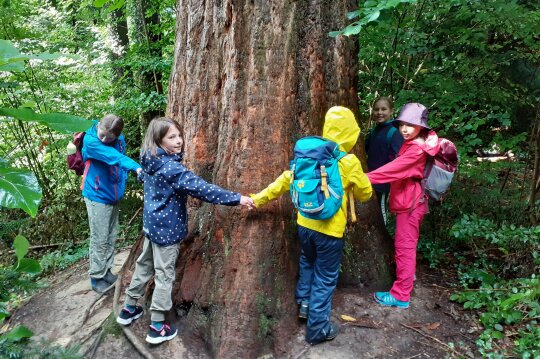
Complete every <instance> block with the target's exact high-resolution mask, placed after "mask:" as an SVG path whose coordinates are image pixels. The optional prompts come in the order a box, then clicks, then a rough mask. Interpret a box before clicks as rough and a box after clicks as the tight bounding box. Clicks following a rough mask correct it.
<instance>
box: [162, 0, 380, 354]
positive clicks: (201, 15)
mask: <svg viewBox="0 0 540 359" xmlns="http://www.w3.org/2000/svg"><path fill="white" fill-rule="evenodd" d="M356 7H357V3H356V1H310V2H307V1H285V0H275V1H272V2H263V1H222V2H216V3H213V2H212V1H206V2H201V1H198V0H179V2H178V6H177V8H178V9H179V11H178V13H177V33H176V36H177V39H176V46H175V62H174V65H173V69H172V74H171V81H170V87H169V98H168V110H167V114H168V116H171V117H172V118H174V119H175V120H177V121H179V122H180V123H181V125H182V127H183V129H184V137H185V142H186V144H185V149H186V153H185V163H186V165H187V167H188V168H190V169H192V170H193V171H194V172H195V173H197V174H198V175H200V176H202V177H203V178H204V179H206V180H207V181H210V182H213V183H216V184H218V185H220V186H223V187H225V188H228V189H231V190H234V191H239V192H242V193H244V194H247V193H253V192H256V191H259V190H261V189H262V188H264V187H265V186H266V185H267V184H268V183H270V182H271V181H273V180H274V179H275V178H276V177H277V176H278V175H279V174H281V172H282V171H283V170H285V169H287V168H288V162H289V160H290V159H291V154H292V146H293V144H294V141H295V140H297V139H298V138H300V137H303V136H305V135H310V134H320V133H321V130H322V125H323V122H324V114H325V112H326V110H327V109H328V108H330V107H331V106H333V105H343V106H347V107H349V108H351V109H352V110H353V111H354V112H355V113H357V112H358V111H357V98H356V94H357V84H356V70H357V64H356V62H357V53H358V51H357V50H358V48H357V41H356V40H355V39H352V38H351V39H348V38H345V37H339V38H337V39H334V38H330V37H329V36H328V35H327V34H328V32H329V31H332V30H337V29H341V28H343V27H344V26H345V25H346V22H347V20H346V13H347V12H348V11H351V10H353V9H355V8H356ZM362 145H363V142H362V141H359V145H357V149H358V150H359V151H363V149H361V147H362ZM357 212H358V215H359V216H360V217H361V219H362V223H359V224H358V225H357V226H356V228H355V230H354V231H351V232H350V233H349V235H348V237H347V239H346V240H347V241H349V243H351V245H352V248H353V249H355V250H356V251H352V252H356V253H351V257H349V258H348V259H346V260H345V261H344V263H349V264H352V263H355V265H354V266H349V268H348V269H345V273H344V275H343V278H344V279H345V282H346V283H348V284H355V285H366V284H370V285H373V284H378V285H380V284H381V283H384V282H386V283H387V282H388V281H389V275H388V273H389V270H388V265H387V264H386V263H387V262H386V256H387V255H388V245H387V244H388V243H387V241H385V239H386V237H385V234H386V230H385V229H384V226H382V220H380V215H379V214H378V209H377V206H376V204H375V205H367V206H363V207H362V208H361V209H359V210H358V211H357ZM189 214H190V222H189V232H190V235H189V236H188V238H187V239H186V240H185V241H184V242H183V244H182V246H181V252H180V258H179V261H178V267H177V280H176V285H175V288H174V290H173V300H174V302H175V304H176V305H183V307H190V308H191V309H190V310H189V313H188V318H187V330H188V331H192V332H194V333H196V334H198V335H200V336H201V337H203V338H204V339H205V341H206V342H207V343H208V345H209V348H210V351H211V352H212V353H213V355H215V356H216V357H221V358H233V357H257V356H258V355H261V354H263V353H266V352H272V351H273V352H276V353H282V352H283V351H284V350H285V348H286V346H287V344H288V342H289V338H290V335H291V334H292V333H293V332H294V331H296V330H297V329H298V322H297V319H296V310H297V308H296V304H295V299H294V288H295V284H296V277H297V272H298V270H297V269H298V268H297V267H298V265H297V262H298V255H299V246H298V243H297V239H296V226H295V212H294V210H293V207H292V205H291V202H290V199H289V198H288V196H286V195H285V196H283V197H282V198H281V199H279V200H277V201H274V202H273V203H270V204H269V205H267V206H266V207H264V208H263V209H260V210H256V211H251V212H249V211H247V210H244V209H240V208H230V207H225V206H212V205H209V204H206V203H204V204H203V203H201V202H199V201H197V200H191V201H190V202H189Z"/></svg>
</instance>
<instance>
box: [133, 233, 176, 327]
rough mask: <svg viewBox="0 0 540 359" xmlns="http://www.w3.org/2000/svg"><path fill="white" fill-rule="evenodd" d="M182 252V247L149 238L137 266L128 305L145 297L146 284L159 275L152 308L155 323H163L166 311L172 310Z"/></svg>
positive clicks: (145, 241) (146, 239)
mask: <svg viewBox="0 0 540 359" xmlns="http://www.w3.org/2000/svg"><path fill="white" fill-rule="evenodd" d="M179 251H180V246H179V244H173V245H171V246H160V245H157V244H155V243H153V242H151V241H150V240H148V238H145V239H144V245H143V250H142V253H141V255H140V256H139V258H138V259H137V262H136V264H135V271H134V272H133V277H132V278H131V284H130V285H129V287H128V289H127V290H126V304H128V305H135V304H137V300H138V299H139V298H140V297H142V296H143V295H144V290H145V288H146V283H148V281H149V280H150V278H152V276H155V277H154V283H155V285H156V286H155V288H154V294H153V295H152V304H151V305H150V312H151V313H152V314H151V320H152V321H154V322H163V321H164V320H165V312H167V311H169V310H170V309H171V308H172V299H171V292H172V286H173V282H174V277H175V274H176V259H177V258H178V252H179Z"/></svg>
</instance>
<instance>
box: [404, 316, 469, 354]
mask: <svg viewBox="0 0 540 359" xmlns="http://www.w3.org/2000/svg"><path fill="white" fill-rule="evenodd" d="M400 324H401V325H402V326H403V327H405V328H408V329H410V330H414V331H415V332H417V333H418V334H420V335H422V336H424V337H426V338H429V339H431V340H433V341H434V342H436V343H438V344H439V345H441V346H442V347H443V348H445V349H447V350H449V351H450V352H452V354H454V355H457V356H458V357H469V358H470V356H469V355H467V354H463V353H460V352H458V351H457V350H456V349H454V348H452V347H451V346H449V345H448V344H446V343H443V342H441V341H440V340H439V339H437V338H435V337H432V336H431V335H428V334H426V333H424V332H422V331H421V330H419V329H416V328H414V327H411V326H409V325H407V324H403V323H400Z"/></svg>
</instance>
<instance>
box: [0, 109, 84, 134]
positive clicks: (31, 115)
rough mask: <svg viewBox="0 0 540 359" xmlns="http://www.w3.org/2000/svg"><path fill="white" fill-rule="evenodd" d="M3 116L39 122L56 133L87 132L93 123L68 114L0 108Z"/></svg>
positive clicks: (0, 113)
mask: <svg viewBox="0 0 540 359" xmlns="http://www.w3.org/2000/svg"><path fill="white" fill-rule="evenodd" d="M0 115H1V116H9V117H14V118H16V119H18V120H21V121H28V122H39V123H41V124H43V125H45V126H48V127H50V128H52V129H53V130H55V131H58V132H62V133H73V132H81V131H85V130H87V129H88V128H89V127H91V125H92V123H91V122H89V121H87V120H86V119H84V118H82V117H79V116H75V115H70V114H67V113H44V114H40V113H36V112H34V111H33V110H32V109H30V108H25V107H23V108H5V107H4V108H0Z"/></svg>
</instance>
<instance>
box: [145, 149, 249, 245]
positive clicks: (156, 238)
mask: <svg viewBox="0 0 540 359" xmlns="http://www.w3.org/2000/svg"><path fill="white" fill-rule="evenodd" d="M141 165H142V168H143V171H144V174H143V176H142V180H143V181H144V215H143V230H144V233H145V235H146V237H147V238H148V239H149V240H150V241H152V242H154V243H156V244H158V245H162V246H170V245H173V244H176V243H178V242H180V241H181V240H182V239H184V238H185V237H186V235H187V210H186V203H187V196H188V195H189V196H192V197H195V198H198V199H201V200H203V201H205V202H209V203H213V204H223V205H226V206H236V205H238V204H239V203H240V194H239V193H236V192H231V191H228V190H225V189H223V188H221V187H219V186H216V185H213V184H210V183H208V182H206V181H205V180H203V179H202V178H200V177H199V176H197V175H195V174H194V173H193V172H191V171H190V170H188V169H187V168H186V167H184V166H183V165H182V154H167V153H166V152H165V151H164V150H163V149H161V148H158V150H157V155H156V156H152V155H151V154H149V153H143V154H141Z"/></svg>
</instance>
